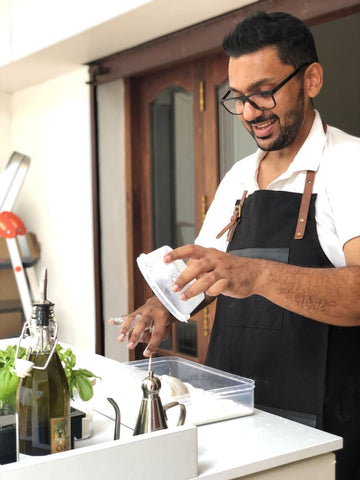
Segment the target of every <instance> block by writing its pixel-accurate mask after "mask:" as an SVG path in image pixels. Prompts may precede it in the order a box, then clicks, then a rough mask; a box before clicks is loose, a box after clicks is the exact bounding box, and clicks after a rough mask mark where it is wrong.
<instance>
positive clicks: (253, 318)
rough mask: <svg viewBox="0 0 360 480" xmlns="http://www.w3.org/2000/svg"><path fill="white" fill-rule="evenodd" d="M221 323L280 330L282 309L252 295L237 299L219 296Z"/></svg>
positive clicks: (282, 316) (282, 315)
mask: <svg viewBox="0 0 360 480" xmlns="http://www.w3.org/2000/svg"><path fill="white" fill-rule="evenodd" d="M219 304H220V308H221V310H218V311H221V322H222V323H224V325H228V326H232V327H248V328H268V329H272V330H281V329H282V327H283V319H284V309H283V308H281V307H278V306H277V305H275V304H274V303H272V302H269V300H267V299H266V298H264V297H259V296H258V295H253V296H251V297H248V298H243V299H238V298H230V297H224V296H220V297H219V298H218V309H219Z"/></svg>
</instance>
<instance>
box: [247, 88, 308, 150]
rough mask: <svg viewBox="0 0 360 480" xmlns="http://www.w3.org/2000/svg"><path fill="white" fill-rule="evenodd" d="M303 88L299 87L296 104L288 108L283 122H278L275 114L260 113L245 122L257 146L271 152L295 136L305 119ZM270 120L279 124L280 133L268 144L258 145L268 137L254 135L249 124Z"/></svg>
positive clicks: (286, 144) (291, 140)
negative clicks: (259, 115) (259, 137)
mask: <svg viewBox="0 0 360 480" xmlns="http://www.w3.org/2000/svg"><path fill="white" fill-rule="evenodd" d="M303 100H304V89H303V88H301V90H300V92H299V94H298V98H297V102H296V105H295V107H294V108H293V109H291V110H289V111H288V112H287V113H286V114H285V115H284V119H283V122H282V123H281V122H280V119H279V117H278V116H277V115H275V114H270V115H261V117H258V118H257V119H256V120H253V121H251V122H247V123H248V125H249V126H250V129H248V131H249V133H250V134H251V136H252V137H253V138H254V140H255V142H256V144H257V146H258V147H259V148H260V149H261V150H263V151H265V152H271V151H274V150H281V149H282V148H285V147H287V146H288V145H290V144H291V143H292V142H293V141H294V140H295V138H296V137H297V135H298V133H299V131H300V129H301V127H302V125H303V123H304V119H305V114H304V101H303ZM272 120H277V121H278V122H279V125H280V133H279V135H278V136H277V138H275V139H274V140H273V142H272V143H270V145H267V146H264V145H260V143H259V142H261V141H262V140H267V138H268V137H263V138H261V139H258V138H257V137H256V135H255V134H254V132H253V130H252V128H251V125H254V124H256V123H262V122H267V121H272Z"/></svg>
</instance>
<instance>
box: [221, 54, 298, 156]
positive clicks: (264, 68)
mask: <svg viewBox="0 0 360 480" xmlns="http://www.w3.org/2000/svg"><path fill="white" fill-rule="evenodd" d="M293 71H294V67H293V66H291V65H285V64H283V63H282V62H281V60H280V59H279V57H278V53H277V50H276V48H273V47H265V48H263V49H261V50H258V51H256V52H253V53H250V54H246V55H242V56H241V57H238V58H234V57H231V58H230V61H229V83H230V88H231V90H232V91H233V95H250V94H252V93H256V92H261V91H266V90H272V89H273V88H274V87H276V86H277V85H278V84H279V83H280V82H282V81H283V80H284V79H285V78H286V77H287V76H288V75H290V74H291V73H292V72H293ZM274 98H275V101H276V106H275V107H274V108H273V109H271V110H266V111H261V110H257V109H256V108H255V107H253V106H252V105H251V104H249V103H248V102H246V103H245V105H244V113H243V115H241V116H240V119H241V121H242V123H243V124H244V126H245V128H246V129H247V130H248V132H249V133H250V134H251V135H252V136H253V137H254V139H255V141H256V143H257V145H258V147H259V148H261V149H262V150H265V151H272V150H281V149H283V148H285V147H287V146H288V145H290V144H293V143H296V140H297V138H298V136H299V132H300V131H301V129H302V127H303V125H304V121H305V116H306V112H305V98H304V89H303V85H302V76H301V74H300V75H299V77H297V76H295V77H294V78H292V79H291V80H290V81H289V82H288V83H287V84H285V85H284V86H283V87H282V88H281V89H280V90H278V91H277V92H276V93H275V94H274Z"/></svg>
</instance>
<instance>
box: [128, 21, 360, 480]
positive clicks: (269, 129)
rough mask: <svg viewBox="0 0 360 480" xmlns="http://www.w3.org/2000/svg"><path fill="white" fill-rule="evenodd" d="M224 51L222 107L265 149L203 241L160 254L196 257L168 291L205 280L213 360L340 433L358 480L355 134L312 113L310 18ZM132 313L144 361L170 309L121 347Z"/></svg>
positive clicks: (226, 185) (234, 36) (232, 176)
mask: <svg viewBox="0 0 360 480" xmlns="http://www.w3.org/2000/svg"><path fill="white" fill-rule="evenodd" d="M223 47H224V49H225V52H226V53H227V54H228V56H229V84H230V90H229V92H228V93H227V94H226V95H225V96H224V97H223V99H222V101H221V103H222V105H223V106H224V107H225V108H226V109H227V110H228V111H229V112H230V113H232V114H235V115H237V116H238V117H239V119H240V120H241V122H242V124H243V125H244V127H245V128H246V129H247V130H248V131H249V133H250V134H251V135H252V136H253V137H254V139H255V141H256V143H257V145H258V147H259V150H258V151H257V152H256V153H255V154H254V155H251V156H249V157H247V158H245V159H243V160H241V161H239V162H238V163H236V164H235V165H234V167H233V168H232V169H231V170H230V171H229V172H228V173H227V175H226V176H225V178H224V179H223V181H222V182H221V184H220V186H219V188H218V190H217V193H216V196H215V199H214V201H213V203H212V205H211V207H210V209H209V211H208V214H207V216H206V219H205V222H204V225H203V227H202V230H201V231H200V234H199V236H198V238H197V240H196V245H187V246H184V247H180V248H178V249H176V250H174V251H173V252H171V253H170V254H168V255H166V256H165V258H164V260H165V261H166V262H171V261H174V260H175V259H178V258H189V261H188V264H187V268H186V270H185V271H184V273H183V274H182V275H181V276H180V277H179V278H178V279H177V280H176V283H175V284H174V285H173V289H174V291H180V290H181V289H183V287H184V286H185V285H186V284H187V283H189V282H190V281H191V280H193V279H197V280H196V282H195V283H193V284H192V285H191V286H190V287H189V288H187V289H186V290H185V291H184V293H183V294H182V297H183V299H188V298H191V297H193V296H195V295H196V294H198V293H200V292H205V293H206V301H205V302H204V305H205V303H208V302H210V301H212V300H213V299H214V298H217V299H218V301H217V311H216V317H215V322H214V326H213V330H212V336H211V340H210V345H209V351H208V356H207V360H206V363H207V364H208V365H210V366H213V367H216V368H219V369H222V370H227V371H229V372H233V373H236V374H239V375H243V376H246V377H251V378H254V379H255V384H256V402H257V404H260V405H262V406H263V407H264V408H270V409H272V410H273V411H276V412H278V413H280V414H282V415H285V416H288V417H290V418H297V419H300V420H301V421H302V422H304V423H308V424H311V425H314V426H317V427H319V428H323V429H324V430H326V431H329V432H332V433H335V434H338V435H341V436H342V437H344V449H343V450H342V451H341V452H339V454H338V455H337V475H338V476H337V478H338V479H347V480H348V479H353V478H360V381H359V375H360V373H359V372H360V328H359V326H360V295H359V293H360V217H359V216H358V215H357V206H358V205H360V198H359V197H360V194H359V188H358V178H360V176H359V173H360V139H357V138H354V137H351V136H350V135H347V134H345V133H344V132H341V131H339V130H337V129H335V128H333V127H330V126H327V125H325V124H323V122H322V121H321V118H320V115H319V113H318V112H316V111H315V110H314V107H313V99H314V98H315V97H316V96H317V95H318V94H319V92H320V90H321V87H322V82H323V71H322V67H321V66H320V64H319V63H318V58H317V53H316V49H315V45H314V42H313V38H312V36H311V33H310V32H309V30H308V29H307V27H306V26H305V25H304V24H303V23H302V22H301V21H299V20H298V19H296V18H294V17H292V16H290V15H288V14H285V13H273V14H266V13H258V14H256V15H255V16H253V17H250V18H247V19H245V20H244V21H243V22H242V23H240V24H239V25H237V26H236V28H235V29H234V30H233V31H232V32H230V33H229V35H228V36H227V37H226V38H225V40H224V42H223ZM229 221H230V222H229ZM224 226H225V228H223V227H224ZM333 267H336V268H333ZM135 315H138V317H137V323H136V325H135V327H134V328H133V330H132V333H131V332H130V338H129V344H128V347H129V348H134V347H135V345H136V343H137V342H138V341H139V339H140V338H141V335H143V338H142V341H144V340H146V341H148V342H149V343H148V346H147V348H146V350H145V352H144V354H145V355H146V356H149V355H151V354H153V353H154V352H155V350H156V347H157V346H158V344H159V343H160V341H161V340H162V339H163V338H165V337H166V336H167V335H168V330H169V325H170V323H171V317H170V314H169V313H168V312H167V311H166V309H165V308H164V307H163V306H162V304H161V303H160V302H159V301H158V300H157V299H156V298H155V297H152V298H151V299H149V300H148V302H147V303H146V304H145V305H144V306H142V307H141V308H139V309H138V310H137V311H136V312H134V313H133V314H131V315H128V316H127V318H126V321H125V324H124V326H123V328H122V332H121V335H120V337H119V340H120V341H124V339H125V336H126V335H127V333H128V332H129V331H130V329H131V323H132V322H133V320H134V318H135ZM149 327H151V330H152V334H150V333H149V332H148V331H146V329H149Z"/></svg>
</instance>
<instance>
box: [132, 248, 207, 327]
mask: <svg viewBox="0 0 360 480" xmlns="http://www.w3.org/2000/svg"><path fill="white" fill-rule="evenodd" d="M171 250H172V248H170V247H168V246H167V245H165V246H163V247H161V248H158V249H157V250H154V251H153V252H150V253H147V254H145V253H142V254H141V255H139V257H138V258H137V264H138V266H139V269H140V271H141V273H142V274H143V276H144V278H145V280H146V281H147V283H148V284H149V286H150V288H151V289H152V291H153V292H154V293H155V295H156V296H157V297H158V298H159V300H160V301H161V302H162V303H163V305H164V306H165V307H166V308H167V309H168V310H169V312H170V313H171V314H172V315H174V317H175V318H177V319H178V320H181V321H182V322H187V321H188V320H189V318H190V314H191V312H192V311H193V310H194V309H195V308H196V307H197V306H198V305H199V304H200V303H201V302H202V301H203V299H204V294H203V293H200V294H199V295H196V296H195V297H193V298H190V299H189V300H182V299H181V298H180V295H181V293H182V291H183V290H185V289H186V288H187V287H189V286H190V285H191V283H193V282H190V283H189V284H188V285H186V287H185V289H183V290H182V291H181V292H173V291H172V289H171V285H172V284H173V283H174V282H175V280H176V279H177V277H178V276H179V275H180V274H181V273H182V272H183V271H184V270H185V268H186V264H185V262H183V261H182V260H175V261H174V262H171V263H165V262H164V260H163V257H164V255H165V254H166V253H168V252H170V251H171Z"/></svg>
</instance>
